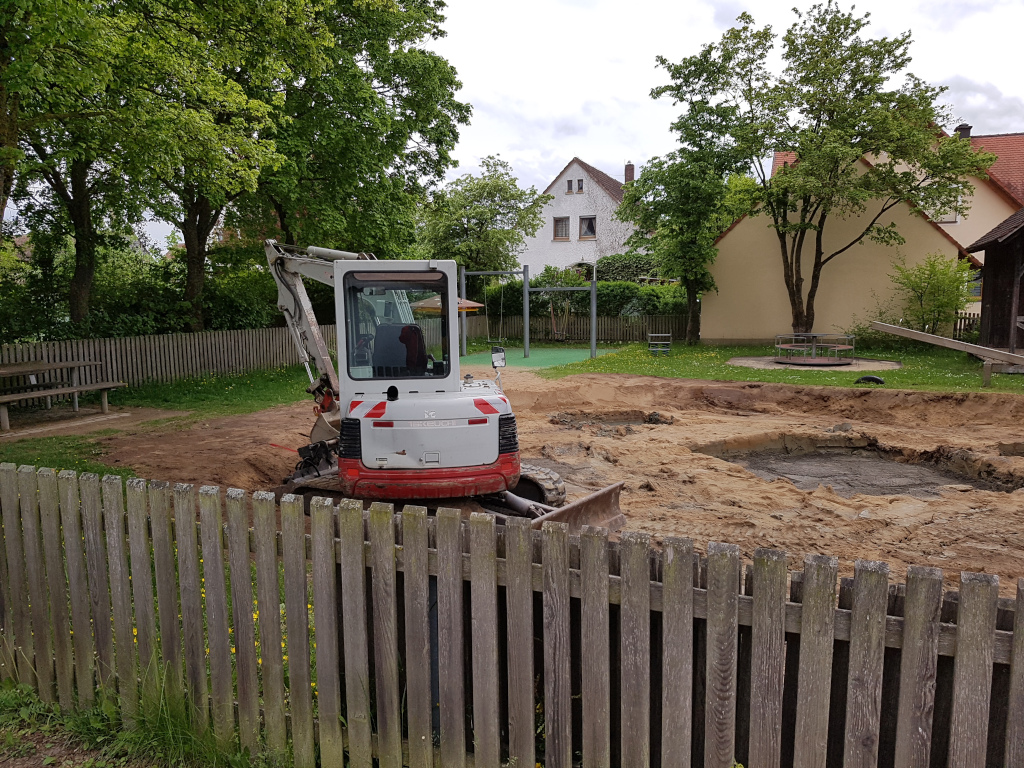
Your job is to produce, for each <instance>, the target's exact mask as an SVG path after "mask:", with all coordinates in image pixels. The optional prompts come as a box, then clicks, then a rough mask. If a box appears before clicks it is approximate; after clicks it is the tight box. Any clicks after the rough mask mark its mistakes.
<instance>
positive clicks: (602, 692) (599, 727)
mask: <svg viewBox="0 0 1024 768" xmlns="http://www.w3.org/2000/svg"><path fill="white" fill-rule="evenodd" d="M507 558H508V554H507V549H506V560H507ZM580 581H581V582H582V590H581V591H582V595H581V598H580V599H581V606H580V615H581V620H582V623H583V626H582V630H581V640H582V650H581V652H580V655H581V656H582V658H581V667H582V676H583V702H582V703H583V765H584V766H585V768H610V766H611V730H610V723H609V715H610V714H611V707H610V703H611V693H610V684H611V670H610V669H609V667H610V662H611V657H610V655H609V653H610V646H609V642H610V633H609V629H608V621H609V616H608V531H606V530H605V529H603V528H592V527H590V526H587V527H586V528H584V529H583V532H582V534H581V536H580ZM531 699H532V692H531ZM530 703H531V706H532V701H531V702H530ZM688 747H689V745H687V748H688Z"/></svg>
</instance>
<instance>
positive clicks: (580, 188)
mask: <svg viewBox="0 0 1024 768" xmlns="http://www.w3.org/2000/svg"><path fill="white" fill-rule="evenodd" d="M582 192H583V179H577V180H576V194H580V193H582Z"/></svg>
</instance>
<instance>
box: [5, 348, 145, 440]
mask: <svg viewBox="0 0 1024 768" xmlns="http://www.w3.org/2000/svg"><path fill="white" fill-rule="evenodd" d="M102 365H103V363H97V362H93V361H91V360H64V361H61V362H55V363H47V362H42V361H29V362H22V363H0V432H7V431H9V430H10V429H11V422H10V416H9V414H8V412H7V407H8V405H10V404H11V403H16V402H19V401H22V400H33V399H36V398H44V399H45V400H46V407H47V408H49V407H50V406H51V404H52V402H53V398H54V397H60V396H63V395H70V396H71V407H72V410H74V411H75V412H76V413H77V412H78V395H79V393H81V392H96V391H99V392H100V408H101V410H102V412H103V413H107V412H108V411H109V410H110V406H109V403H108V400H107V393H108V392H109V391H110V390H112V389H117V388H118V387H123V386H125V385H124V384H123V383H121V382H119V381H101V382H95V383H92V384H82V383H81V378H82V377H81V371H83V370H84V369H87V368H98V367H100V366H102ZM53 371H66V372H67V373H65V374H64V375H63V376H62V378H60V379H59V380H57V381H39V377H40V375H42V374H45V373H50V372H53ZM12 379H21V380H24V379H27V381H15V382H11V381H10V380H12ZM5 380H8V381H7V382H5Z"/></svg>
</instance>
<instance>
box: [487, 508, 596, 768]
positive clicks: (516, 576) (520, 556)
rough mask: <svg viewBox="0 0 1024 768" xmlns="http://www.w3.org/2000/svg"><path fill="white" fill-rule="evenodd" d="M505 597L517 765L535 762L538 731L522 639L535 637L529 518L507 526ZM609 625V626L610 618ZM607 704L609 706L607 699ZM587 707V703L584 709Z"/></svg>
mask: <svg viewBox="0 0 1024 768" xmlns="http://www.w3.org/2000/svg"><path fill="white" fill-rule="evenodd" d="M606 589H607V587H606ZM505 600H506V606H507V608H506V610H507V622H506V623H507V624H508V635H509V637H508V734H509V735H508V754H509V760H514V761H516V763H517V764H522V765H533V764H534V762H535V760H534V752H535V747H534V734H535V732H536V724H535V721H534V712H535V710H534V698H535V697H534V690H533V683H534V677H533V646H532V645H531V644H528V643H524V642H522V638H524V637H533V636H534V626H533V531H532V529H531V528H530V521H529V520H527V519H526V518H521V517H520V518H509V520H508V523H507V525H506V526H505ZM605 626H606V628H607V621H606V622H605ZM606 631H607V629H606ZM584 639H585V640H586V638H584ZM606 698H607V697H606ZM605 706H606V708H607V702H606V703H605ZM586 707H587V704H586V702H584V711H586ZM584 717H586V715H584ZM583 755H584V756H583V759H584V760H587V759H588V758H587V750H586V747H585V746H584V752H583Z"/></svg>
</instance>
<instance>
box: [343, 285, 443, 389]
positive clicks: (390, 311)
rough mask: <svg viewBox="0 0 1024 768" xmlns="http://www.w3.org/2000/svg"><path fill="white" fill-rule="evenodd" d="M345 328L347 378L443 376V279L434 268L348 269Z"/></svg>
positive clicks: (345, 286) (345, 288)
mask: <svg viewBox="0 0 1024 768" xmlns="http://www.w3.org/2000/svg"><path fill="white" fill-rule="evenodd" d="M344 292H345V326H346V328H345V333H346V339H347V344H348V353H347V358H348V371H349V376H350V377H351V378H353V379H418V378H424V377H445V376H447V375H448V373H449V371H450V365H449V354H450V350H449V344H448V338H447V335H446V334H445V333H444V332H443V329H444V326H445V325H446V323H445V322H444V321H445V320H446V313H447V312H448V281H447V278H446V276H445V275H444V274H443V273H440V272H429V273H423V272H349V273H348V274H347V275H346V276H345V282H344Z"/></svg>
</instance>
